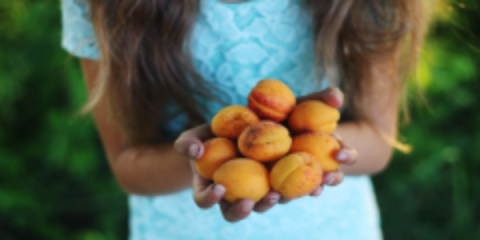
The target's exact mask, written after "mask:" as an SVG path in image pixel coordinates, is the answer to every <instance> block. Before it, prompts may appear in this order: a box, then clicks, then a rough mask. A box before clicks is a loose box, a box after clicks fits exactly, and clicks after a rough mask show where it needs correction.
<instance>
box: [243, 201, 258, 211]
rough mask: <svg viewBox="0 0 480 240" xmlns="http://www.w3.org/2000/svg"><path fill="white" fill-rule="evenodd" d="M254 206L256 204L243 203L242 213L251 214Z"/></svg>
mask: <svg viewBox="0 0 480 240" xmlns="http://www.w3.org/2000/svg"><path fill="white" fill-rule="evenodd" d="M253 204H255V203H254V202H245V203H243V204H242V205H240V211H242V212H243V213H249V212H250V211H251V210H252V208H253Z"/></svg>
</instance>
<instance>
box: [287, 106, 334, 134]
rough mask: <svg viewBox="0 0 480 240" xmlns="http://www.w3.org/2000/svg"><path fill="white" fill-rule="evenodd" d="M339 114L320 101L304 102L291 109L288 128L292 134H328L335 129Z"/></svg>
mask: <svg viewBox="0 0 480 240" xmlns="http://www.w3.org/2000/svg"><path fill="white" fill-rule="evenodd" d="M339 119H340V113H339V112H338V110H337V109H335V108H333V107H330V106H328V105H327V104H326V103H323V102H321V101H313V100H310V101H305V102H302V103H300V104H298V105H297V106H296V107H295V109H293V112H292V114H291V115H290V118H289V119H288V126H289V128H290V130H291V131H292V132H293V133H294V134H299V133H304V132H322V133H326V134H330V133H332V132H333V131H335V128H337V121H338V120H339Z"/></svg>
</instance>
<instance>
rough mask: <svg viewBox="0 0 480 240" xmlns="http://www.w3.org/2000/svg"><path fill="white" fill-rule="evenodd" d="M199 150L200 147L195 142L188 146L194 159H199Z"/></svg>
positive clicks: (189, 153) (189, 152)
mask: <svg viewBox="0 0 480 240" xmlns="http://www.w3.org/2000/svg"><path fill="white" fill-rule="evenodd" d="M199 150H200V147H199V146H198V145H197V144H193V145H191V146H190V147H189V148H188V155H190V157H191V158H193V159H197V157H198V151H199Z"/></svg>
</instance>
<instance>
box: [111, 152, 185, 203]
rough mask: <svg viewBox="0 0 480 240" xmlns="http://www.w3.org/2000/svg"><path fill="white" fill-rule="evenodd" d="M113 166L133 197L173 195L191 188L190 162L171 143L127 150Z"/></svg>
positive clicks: (116, 174)
mask: <svg viewBox="0 0 480 240" xmlns="http://www.w3.org/2000/svg"><path fill="white" fill-rule="evenodd" d="M110 165H111V168H112V170H113V172H114V174H115V177H116V179H117V181H118V183H119V184H120V186H121V187H122V188H123V189H124V190H125V191H126V192H128V193H131V194H137V195H162V194H169V193H173V192H177V191H180V190H183V189H186V188H188V187H190V185H191V178H192V171H191V168H190V163H189V160H188V159H186V158H185V157H183V156H181V155H180V154H178V153H177V152H176V151H175V149H174V148H173V144H169V143H167V144H158V145H154V146H148V147H137V148H126V149H125V150H124V151H122V152H121V153H120V154H119V155H118V156H117V157H116V159H111V160H110Z"/></svg>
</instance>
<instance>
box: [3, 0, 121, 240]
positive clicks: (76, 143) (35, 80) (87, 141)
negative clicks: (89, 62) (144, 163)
mask: <svg viewBox="0 0 480 240" xmlns="http://www.w3.org/2000/svg"><path fill="white" fill-rule="evenodd" d="M0 32H1V35H0V106H1V107H0V239H2V240H10V239H73V240H76V239H79V240H80V239H81V240H97V239H98V240H100V239H122V238H125V237H124V236H126V234H127V233H126V228H127V225H126V224H127V223H126V219H127V203H126V196H125V194H123V193H122V192H121V190H120V189H119V188H118V187H117V185H116V183H115V181H114V179H113V176H112V174H111V173H110V170H109V168H108V165H107V162H106V160H105V157H104V155H103V152H102V148H101V144H100V142H99V139H98V136H97V133H96V131H95V128H94V124H93V121H92V120H91V119H90V118H89V117H78V116H76V110H78V109H79V108H80V106H81V105H82V104H83V103H84V102H85V100H86V90H85V87H84V84H83V80H82V75H81V69H80V66H79V63H78V61H77V60H76V59H74V58H69V56H68V55H67V54H66V53H65V52H64V51H62V50H61V48H60V38H61V19H60V5H59V1H53V0H52V1H33V0H16V1H0Z"/></svg>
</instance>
